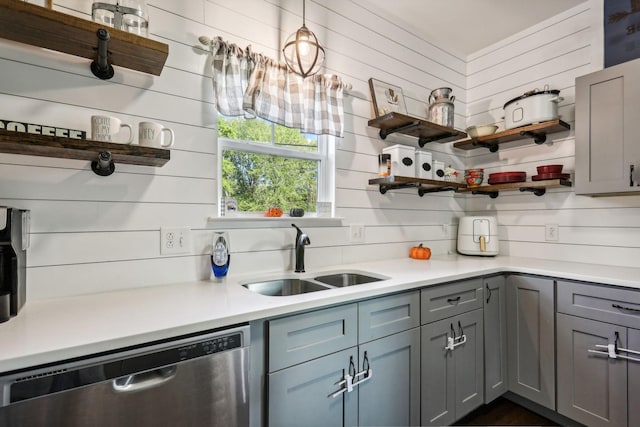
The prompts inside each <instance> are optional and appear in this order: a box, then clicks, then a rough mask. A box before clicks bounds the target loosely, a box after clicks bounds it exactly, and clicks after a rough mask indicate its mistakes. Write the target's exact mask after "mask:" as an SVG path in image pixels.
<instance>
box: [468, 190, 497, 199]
mask: <svg viewBox="0 0 640 427" xmlns="http://www.w3.org/2000/svg"><path fill="white" fill-rule="evenodd" d="M471 194H480V195H482V196H489V197H491V198H492V199H495V198H497V197H498V195H500V192H499V191H483V190H473V191H471Z"/></svg>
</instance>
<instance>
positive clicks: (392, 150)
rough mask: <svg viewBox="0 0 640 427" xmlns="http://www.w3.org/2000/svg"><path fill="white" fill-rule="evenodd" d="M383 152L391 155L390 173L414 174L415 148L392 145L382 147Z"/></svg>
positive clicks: (400, 174)
mask: <svg viewBox="0 0 640 427" xmlns="http://www.w3.org/2000/svg"><path fill="white" fill-rule="evenodd" d="M382 153H383V154H390V155H391V175H396V176H410V177H413V176H416V166H415V163H416V159H415V155H416V149H415V148H414V147H410V146H408V145H401V144H397V145H392V146H391V147H386V148H383V149H382Z"/></svg>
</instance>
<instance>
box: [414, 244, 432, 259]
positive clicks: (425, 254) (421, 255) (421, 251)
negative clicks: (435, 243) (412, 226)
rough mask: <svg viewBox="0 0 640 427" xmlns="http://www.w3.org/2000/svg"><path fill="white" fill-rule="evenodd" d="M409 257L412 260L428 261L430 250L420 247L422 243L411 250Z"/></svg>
mask: <svg viewBox="0 0 640 427" xmlns="http://www.w3.org/2000/svg"><path fill="white" fill-rule="evenodd" d="M409 257H411V258H413V259H429V258H431V249H429V248H427V247H424V246H422V243H420V245H418V246H414V247H412V248H411V252H409Z"/></svg>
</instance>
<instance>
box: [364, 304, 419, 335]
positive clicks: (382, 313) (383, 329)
mask: <svg viewBox="0 0 640 427" xmlns="http://www.w3.org/2000/svg"><path fill="white" fill-rule="evenodd" d="M417 326H420V293H419V291H414V292H408V293H403V294H398V295H391V296H388V297H382V298H376V299H372V300H368V301H364V302H361V303H359V304H358V340H359V342H361V343H362V342H368V341H371V340H375V339H378V338H382V337H385V336H387V335H391V334H395V333H397V332H402V331H405V330H407V329H411V328H415V327H417Z"/></svg>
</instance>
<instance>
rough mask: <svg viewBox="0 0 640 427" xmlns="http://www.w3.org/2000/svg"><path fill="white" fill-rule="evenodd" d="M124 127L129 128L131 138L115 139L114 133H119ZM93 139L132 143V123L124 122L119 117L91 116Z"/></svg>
mask: <svg viewBox="0 0 640 427" xmlns="http://www.w3.org/2000/svg"><path fill="white" fill-rule="evenodd" d="M122 128H127V129H129V139H127V141H119V140H114V138H113V137H114V135H117V134H118V133H119V132H120V130H121V129H122ZM91 139H93V140H94V141H108V142H119V143H122V144H131V143H132V142H133V128H131V125H128V124H126V123H122V121H121V120H120V119H119V118H117V117H112V116H91Z"/></svg>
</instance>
